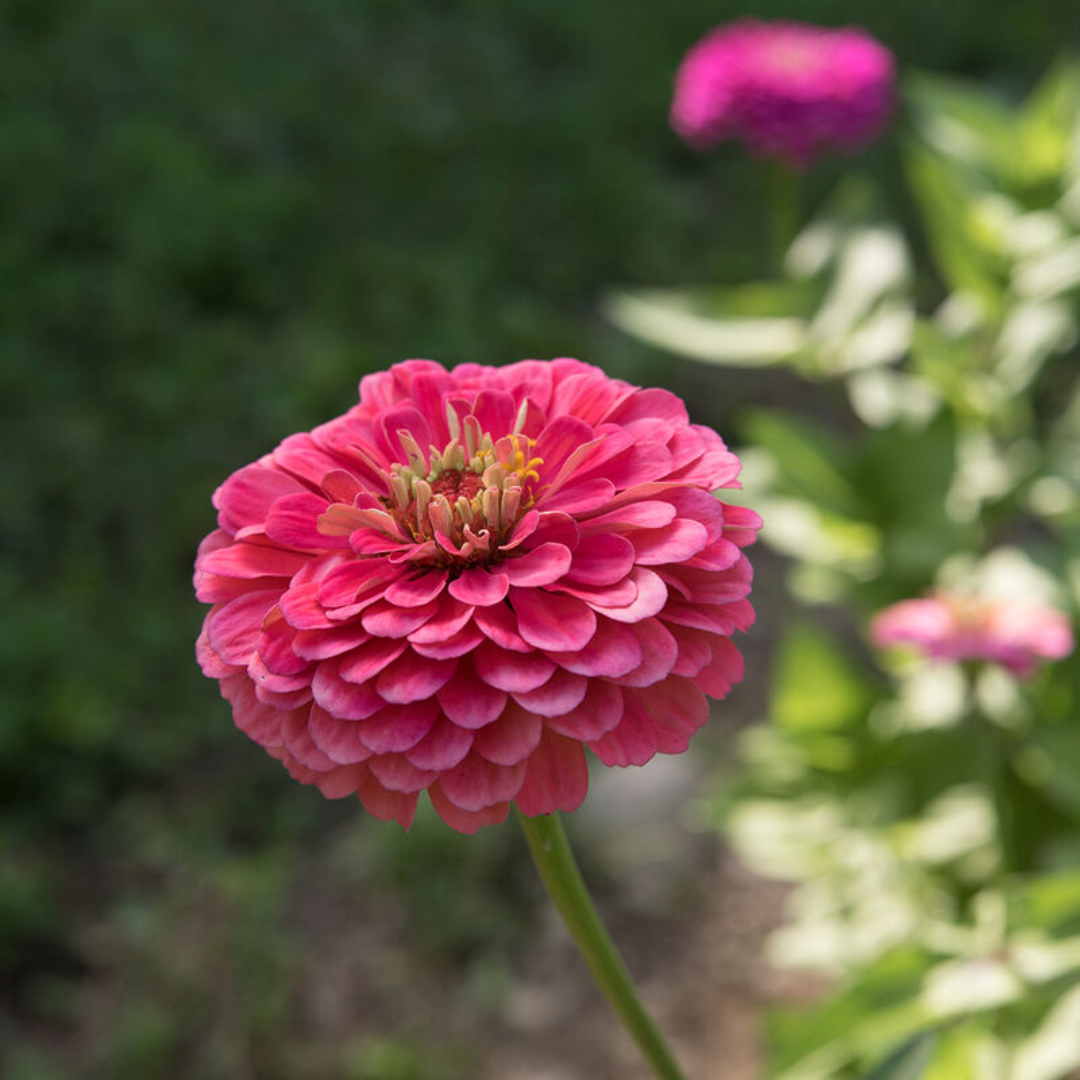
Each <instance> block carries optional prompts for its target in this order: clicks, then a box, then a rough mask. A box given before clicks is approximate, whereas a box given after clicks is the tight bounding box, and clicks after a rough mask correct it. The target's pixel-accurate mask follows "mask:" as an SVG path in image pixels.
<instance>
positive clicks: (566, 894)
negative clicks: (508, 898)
mask: <svg viewBox="0 0 1080 1080" xmlns="http://www.w3.org/2000/svg"><path fill="white" fill-rule="evenodd" d="M518 820H519V821H520V822H521V827H522V828H523V829H524V830H525V839H526V840H527V841H528V843H529V850H530V851H531V852H532V857H533V862H535V863H536V869H537V870H538V871H539V872H540V877H541V879H542V880H543V882H544V885H545V887H546V888H547V891H548V895H549V896H550V897H551V900H552V903H554V905H555V907H556V908H558V911H559V914H560V915H561V916H562V918H563V922H564V923H565V924H566V928H567V929H568V930H569V931H570V936H571V937H572V938H573V939H574V942H575V944H576V945H577V947H578V950H579V951H580V952H581V955H582V956H583V957H584V958H585V962H586V963H587V964H588V965H589V967H590V968H591V969H592V973H593V977H594V978H595V979H596V981H597V983H598V984H599V986H600V989H601V990H603V992H604V993H605V994H606V995H607V999H608V1001H610V1002H611V1004H612V1005H613V1006H614V1008H615V1011H616V1012H617V1013H618V1014H619V1017H620V1018H621V1020H622V1022H623V1023H624V1024H625V1025H626V1029H627V1031H629V1032H630V1035H631V1036H632V1037H633V1039H634V1041H635V1042H636V1043H637V1044H638V1047H639V1048H640V1050H641V1052H642V1053H643V1054H644V1055H645V1058H646V1060H647V1061H648V1062H649V1064H650V1065H651V1066H652V1069H653V1072H655V1073H656V1075H657V1076H658V1077H659V1078H660V1080H685V1077H684V1076H683V1073H682V1071H681V1070H680V1068H679V1066H678V1065H677V1064H676V1062H675V1058H674V1057H673V1056H672V1053H671V1051H670V1050H669V1049H668V1046H667V1044H666V1043H665V1042H664V1039H663V1036H662V1035H661V1034H660V1032H659V1031H658V1030H657V1028H656V1025H655V1024H654V1023H653V1022H652V1020H651V1019H650V1017H649V1015H648V1013H646V1012H645V1008H644V1006H643V1005H642V1004H641V1000H640V999H639V998H638V995H637V991H636V990H635V989H634V983H633V980H632V979H631V978H630V974H629V972H628V971H627V970H626V967H625V965H624V964H623V962H622V959H621V958H620V956H619V954H618V952H617V951H616V949H615V946H614V944H613V943H612V941H611V938H610V937H609V936H608V932H607V930H605V929H604V924H603V923H602V922H601V921H600V916H599V915H598V914H597V913H596V908H595V907H594V906H593V902H592V900H591V898H590V897H589V892H588V890H587V889H586V887H585V882H584V881H583V880H582V878H581V873H580V871H579V870H578V868H577V863H576V862H575V861H574V855H573V852H572V851H571V850H570V845H569V844H568V843H567V840H566V833H565V832H564V831H563V827H562V820H561V818H560V817H559V815H558V814H557V813H555V814H544V815H541V816H539V817H534V818H530V817H526V816H525V815H524V814H522V813H518Z"/></svg>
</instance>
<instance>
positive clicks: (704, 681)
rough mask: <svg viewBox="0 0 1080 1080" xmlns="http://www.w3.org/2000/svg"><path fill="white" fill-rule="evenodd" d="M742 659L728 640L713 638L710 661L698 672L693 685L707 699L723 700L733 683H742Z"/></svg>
mask: <svg viewBox="0 0 1080 1080" xmlns="http://www.w3.org/2000/svg"><path fill="white" fill-rule="evenodd" d="M742 677H743V658H742V655H741V654H740V653H739V650H738V649H736V648H735V646H734V645H733V644H732V642H731V640H730V639H729V638H714V639H713V643H712V660H711V662H710V663H708V664H707V665H705V666H704V667H703V668H701V670H700V671H698V673H697V675H696V677H695V678H694V685H695V686H697V687H698V689H700V690H704V691H705V693H706V694H708V695H709V697H713V698H717V699H719V698H723V697H726V696H727V694H728V691H729V690H731V688H732V686H734V685H735V683H738V682H742Z"/></svg>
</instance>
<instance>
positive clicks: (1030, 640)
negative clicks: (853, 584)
mask: <svg viewBox="0 0 1080 1080" xmlns="http://www.w3.org/2000/svg"><path fill="white" fill-rule="evenodd" d="M870 632H871V636H872V637H873V639H874V641H875V642H876V643H877V644H878V645H880V646H883V647H887V646H890V645H901V644H906V645H914V646H915V648H916V649H917V650H918V651H919V652H921V653H922V654H923V655H924V656H926V657H927V658H929V659H931V660H984V661H987V662H989V663H992V664H1000V665H1001V666H1002V667H1004V668H1006V669H1007V670H1008V671H1010V672H1012V674H1013V675H1015V676H1016V677H1017V678H1020V679H1026V678H1029V677H1030V676H1031V675H1033V674H1034V672H1035V668H1036V665H1037V664H1038V662H1039V661H1040V660H1060V659H1062V658H1063V657H1065V656H1068V655H1069V653H1071V652H1072V649H1073V633H1072V626H1071V624H1070V623H1069V620H1068V618H1066V616H1065V615H1063V614H1062V613H1061V612H1060V611H1058V610H1057V609H1056V608H1053V607H1049V606H1046V605H1044V604H1041V603H1021V602H1015V601H1012V602H1005V601H1002V600H1000V599H996V598H991V597H986V596H978V595H972V594H965V593H962V592H944V591H940V592H937V593H934V594H933V595H931V596H927V597H923V598H921V599H918V600H902V601H900V603H898V604H893V605H892V606H891V607H887V608H885V609H884V610H883V611H880V612H878V614H877V616H876V617H875V619H874V621H873V624H872V626H871V631H870Z"/></svg>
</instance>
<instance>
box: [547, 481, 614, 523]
mask: <svg viewBox="0 0 1080 1080" xmlns="http://www.w3.org/2000/svg"><path fill="white" fill-rule="evenodd" d="M614 495H615V485H614V484H613V483H612V482H611V481H610V480H607V479H604V478H598V479H595V480H584V481H582V482H580V483H574V484H567V485H566V486H565V487H563V488H560V489H559V490H558V491H556V492H554V493H553V494H551V495H547V496H544V495H542V496H541V497H540V498H539V499H538V500H537V503H536V506H537V508H538V509H540V510H547V511H554V510H559V511H561V512H562V513H564V514H588V513H591V512H592V511H593V510H599V509H600V508H601V507H602V506H605V505H607V503H608V502H610V501H611V499H612V497H613V496H614Z"/></svg>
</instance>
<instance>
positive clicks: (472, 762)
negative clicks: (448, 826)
mask: <svg viewBox="0 0 1080 1080" xmlns="http://www.w3.org/2000/svg"><path fill="white" fill-rule="evenodd" d="M524 777H525V763H524V762H519V763H518V764H517V765H496V764H494V763H493V762H491V761H488V760H487V759H486V758H483V757H481V756H480V755H479V754H478V753H476V751H475V750H474V751H472V752H471V753H470V754H469V755H468V757H466V758H465V759H464V760H463V761H462V762H461V763H460V764H459V765H455V766H454V767H453V768H452V769H447V770H446V772H444V773H443V774H442V776H441V777H440V778H439V783H438V785H437V787H438V789H439V790H441V791H442V793H443V794H444V795H445V796H446V797H447V798H448V799H449V800H450V801H451V802H452V803H453V804H454V805H455V806H457V807H458V808H459V809H461V810H473V811H475V810H483V809H484V807H486V806H494V805H495V804H496V803H501V802H506V801H507V800H509V799H512V798H513V797H514V796H515V795H516V794H517V793H518V789H519V788H520V787H521V781H522V780H523V779H524ZM432 790H435V788H432Z"/></svg>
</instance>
